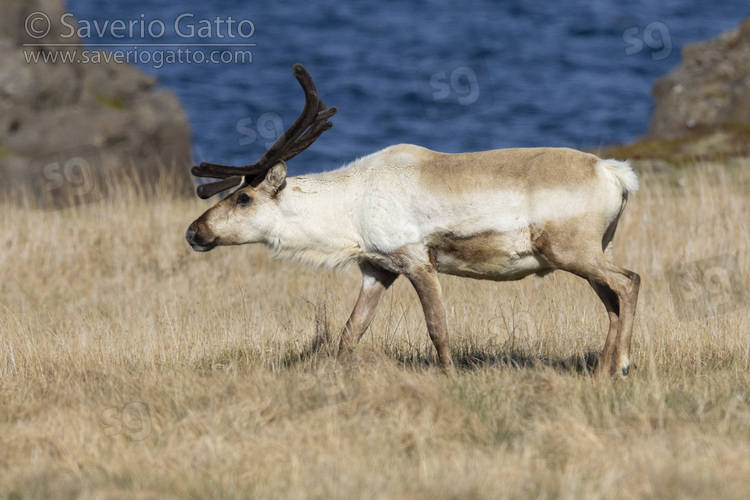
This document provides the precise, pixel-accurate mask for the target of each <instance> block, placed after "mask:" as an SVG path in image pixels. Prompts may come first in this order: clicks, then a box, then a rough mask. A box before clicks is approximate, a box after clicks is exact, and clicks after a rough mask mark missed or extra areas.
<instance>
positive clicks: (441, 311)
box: [404, 263, 454, 375]
mask: <svg viewBox="0 0 750 500" xmlns="http://www.w3.org/2000/svg"><path fill="white" fill-rule="evenodd" d="M404 274H405V275H406V277H407V278H409V281H411V284H412V285H414V289H415V290H416V291H417V295H418V296H419V301H420V302H421V303H422V309H423V310H424V318H425V322H426V323H427V331H428V333H429V334H430V339H432V343H433V344H434V345H435V349H436V350H437V355H438V360H439V361H440V367H441V368H442V369H443V371H444V372H445V373H446V374H447V375H452V374H453V373H454V370H453V360H452V359H451V352H450V349H449V348H448V323H447V321H446V319H445V306H444V305H443V292H442V289H441V288H440V281H438V277H437V271H436V270H435V267H434V266H433V265H432V264H430V263H425V264H423V263H419V264H414V265H411V266H409V267H408V268H407V270H406V272H405V273H404Z"/></svg>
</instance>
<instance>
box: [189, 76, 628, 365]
mask: <svg viewBox="0 0 750 500" xmlns="http://www.w3.org/2000/svg"><path fill="white" fill-rule="evenodd" d="M293 73H294V75H295V77H296V78H297V80H298V81H299V82H300V84H301V85H302V88H303V89H304V91H305V108H304V110H303V112H302V114H301V115H300V117H299V118H298V119H297V121H295V123H294V124H293V125H292V126H291V127H290V128H289V130H287V131H286V132H285V133H284V134H283V135H282V136H281V137H280V138H279V140H278V141H277V142H276V143H275V144H274V145H273V146H271V148H270V149H269V150H268V151H267V152H266V154H265V155H264V156H263V157H262V158H261V159H260V160H259V161H258V162H257V163H255V164H253V165H245V166H241V167H229V166H225V165H217V164H211V163H202V164H201V165H199V166H197V167H193V170H192V172H193V174H194V175H196V176H200V177H213V178H219V179H221V180H219V181H215V182H212V183H209V184H202V185H200V186H199V187H198V195H199V196H201V197H202V198H208V197H210V196H212V195H214V194H217V193H218V192H220V191H223V190H225V189H228V188H230V187H233V186H236V185H237V184H239V183H240V182H241V183H242V184H241V185H240V186H239V188H238V189H237V190H236V191H234V192H233V193H232V194H231V195H229V196H228V197H226V198H225V199H223V200H222V201H220V202H218V203H217V204H216V205H214V206H213V207H212V208H210V209H209V210H207V211H206V212H205V213H204V214H203V215H201V216H200V217H199V218H198V219H196V220H195V221H194V222H193V223H192V224H191V225H190V227H189V228H188V230H187V232H186V234H185V237H186V239H187V241H188V243H189V244H190V245H191V246H192V247H193V249H194V250H196V251H209V250H211V249H213V248H214V247H216V246H221V245H241V244H246V243H262V244H265V245H266V246H268V247H269V248H270V249H271V251H272V253H273V254H274V255H275V256H277V257H282V258H287V259H293V260H297V261H302V262H306V263H308V264H312V265H314V266H326V267H329V268H338V267H345V266H347V265H350V264H357V265H358V266H359V268H360V270H361V271H362V288H361V290H360V293H359V297H358V299H357V302H356V304H355V306H354V310H353V311H352V313H351V315H350V317H349V320H348V321H347V323H346V325H345V327H344V330H343V332H342V335H341V344H340V348H339V359H340V360H342V361H345V360H346V359H348V357H349V355H350V354H351V352H352V349H353V347H354V344H355V343H356V342H358V341H359V339H360V338H361V337H362V335H363V334H364V332H365V330H366V329H367V327H368V326H369V324H370V322H371V321H372V318H373V316H374V314H375V310H376V308H377V305H378V303H379V302H380V299H381V298H382V296H383V293H384V292H385V291H386V290H387V289H388V287H390V286H391V285H392V284H393V282H394V281H395V280H396V278H398V276H399V275H404V276H406V277H407V278H408V279H409V281H410V282H411V283H412V285H413V286H414V289H415V290H416V292H417V295H418V296H419V299H420V302H421V303H422V309H423V310H424V314H425V320H426V323H427V330H428V332H429V334H430V338H431V339H432V341H433V343H434V345H435V348H436V350H437V354H438V359H439V361H440V364H441V366H442V367H443V369H444V370H445V371H446V372H450V371H452V369H453V363H452V360H451V355H450V350H449V349H448V330H447V325H446V319H445V308H444V306H443V299H442V292H441V288H440V282H439V281H438V278H437V274H438V273H446V274H453V275H457V276H464V277H470V278H478V279H490V280H497V281H506V280H516V279H521V278H523V277H525V276H528V275H530V274H538V275H544V274H547V273H549V272H552V271H554V270H556V269H560V270H564V271H568V272H571V273H573V274H575V275H577V276H580V277H582V278H584V279H586V280H588V281H589V283H590V284H591V286H592V287H593V289H594V291H595V292H596V293H597V295H598V296H599V298H600V299H601V301H602V303H603V304H604V307H605V309H606V310H607V314H608V316H609V320H610V322H609V331H608V333H607V339H606V341H605V343H604V348H603V350H602V354H601V356H600V358H599V364H598V366H597V372H598V373H600V374H602V373H622V374H627V373H628V371H629V368H630V344H631V342H630V339H631V334H632V329H633V319H634V317H635V308H636V303H637V299H638V290H639V287H640V277H639V276H638V275H637V274H636V273H634V272H632V271H629V270H627V269H624V268H622V267H619V266H617V265H615V264H614V263H613V262H612V238H613V237H614V233H615V229H616V228H617V222H618V220H619V218H620V215H621V214H622V211H623V209H624V208H625V204H626V201H627V198H628V193H629V192H634V191H637V190H638V179H637V178H636V175H635V173H634V172H633V170H632V169H631V168H630V165H629V164H627V163H625V162H618V161H615V160H601V159H599V158H597V157H596V156H594V155H591V154H588V153H583V152H580V151H575V150H572V149H565V148H530V149H503V150H494V151H484V152H478V153H461V154H446V153H438V152H435V151H430V150H428V149H425V148H421V147H418V146H412V145H406V144H402V145H398V146H392V147H390V148H386V149H384V150H382V151H379V152H377V153H374V154H371V155H369V156H366V157H364V158H360V159H359V160H357V161H355V162H353V163H352V164H350V165H348V166H346V167H343V168H341V169H339V170H335V171H332V172H326V173H322V174H315V175H309V176H301V177H289V178H287V176H286V165H285V164H284V160H288V159H290V158H292V157H294V156H295V155H296V154H298V153H299V152H301V151H303V150H304V149H305V148H307V147H308V146H309V145H310V144H311V143H312V142H313V141H315V139H316V138H317V137H318V136H320V134H321V133H322V132H324V131H325V130H327V129H328V128H330V126H331V123H330V122H328V119H329V118H330V117H331V116H333V115H334V114H335V112H336V109H335V108H326V107H325V105H324V104H323V102H322V101H320V99H318V96H317V91H316V89H315V86H314V84H313V83H312V78H311V77H310V75H309V74H308V73H307V71H306V70H305V69H304V68H303V67H302V66H301V65H295V66H294V67H293Z"/></svg>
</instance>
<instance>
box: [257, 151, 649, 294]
mask: <svg viewBox="0 0 750 500" xmlns="http://www.w3.org/2000/svg"><path fill="white" fill-rule="evenodd" d="M613 165H614V166H613ZM618 169H620V170H618ZM621 171H624V172H625V175H626V177H625V182H630V183H631V184H632V182H633V180H632V179H634V176H633V175H632V171H629V170H627V169H626V167H623V166H621V165H617V164H615V163H613V162H611V161H610V162H609V163H608V162H604V161H602V160H599V159H598V158H597V157H595V156H594V155H590V154H587V153H582V152H580V151H575V150H571V149H564V148H529V149H507V150H495V151H486V152H480V153H463V154H446V153H437V152H434V151H430V150H428V149H425V148H421V147H418V146H413V145H408V144H403V145H398V146H392V147H390V148H387V149H385V150H383V151H379V152H377V153H374V154H372V155H369V156H366V157H364V158H361V159H359V160H357V161H355V162H354V163H352V164H350V165H348V166H345V167H343V168H341V169H339V170H335V171H332V172H325V173H322V174H314V175H310V176H302V177H289V178H287V179H286V183H287V185H286V186H285V187H284V190H283V191H282V192H283V196H279V198H278V200H277V204H278V212H279V213H278V220H277V221H276V223H275V224H273V226H272V228H271V229H270V230H269V233H268V234H267V235H265V236H264V238H263V239H262V242H263V243H264V244H266V245H267V246H268V247H269V248H270V249H271V251H272V252H273V255H274V256H277V257H282V258H287V259H292V260H298V261H302V262H304V263H306V264H309V265H312V266H316V267H318V266H325V267H329V268H336V267H344V266H347V265H349V264H352V263H357V264H359V263H361V262H363V261H369V262H371V263H373V264H377V265H381V266H384V267H387V268H389V269H391V270H393V271H396V272H397V271H398V270H399V267H398V266H399V265H398V261H399V259H398V258H396V259H394V258H393V256H400V251H401V250H402V249H403V248H406V247H411V246H419V247H421V248H422V249H423V251H424V252H425V255H426V256H427V257H428V258H429V259H430V260H431V261H432V263H433V264H434V265H435V267H436V270H437V271H438V272H440V273H445V274H452V275H457V276H465V277H471V278H478V279H491V280H497V281H506V280H513V279H520V278H523V277H524V276H527V275H529V274H534V273H541V274H544V273H546V272H549V271H552V270H553V269H554V267H553V266H552V265H551V264H550V263H549V262H548V261H547V260H546V259H545V258H544V256H543V254H540V253H539V252H538V251H537V250H536V249H535V245H534V238H535V237H536V236H538V235H539V233H540V232H543V231H564V230H565V221H566V220H567V219H575V220H579V218H580V216H581V215H584V214H585V215H586V225H587V226H591V227H590V228H582V227H580V225H579V224H576V225H575V232H576V233H578V234H580V233H581V232H582V230H586V229H588V232H591V233H592V234H594V235H596V236H597V241H599V242H601V241H602V239H603V235H604V232H605V230H606V229H607V228H608V227H610V226H611V225H612V223H613V222H615V221H616V220H617V218H618V217H619V215H620V212H621V211H622V209H623V207H624V204H625V197H624V194H625V193H626V192H627V190H626V189H625V188H624V187H623V182H622V181H621V180H620V178H618V177H617V175H618V172H621ZM540 180H541V183H540V182H538V181H540ZM635 182H636V184H635V186H637V181H635ZM540 184H541V185H540ZM629 187H630V188H631V189H630V190H631V191H632V190H633V189H632V185H629ZM636 189H637V187H636ZM570 236H571V237H575V234H571V235H570Z"/></svg>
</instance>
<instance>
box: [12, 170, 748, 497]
mask: <svg viewBox="0 0 750 500" xmlns="http://www.w3.org/2000/svg"><path fill="white" fill-rule="evenodd" d="M641 183H642V189H641V191H640V192H638V193H637V194H635V195H634V196H632V197H631V199H630V202H629V206H628V208H627V210H626V211H625V214H624V216H623V218H622V219H621V223H620V227H619V229H618V234H617V236H616V238H615V244H616V245H615V258H616V260H617V261H618V262H619V263H621V264H622V265H623V266H625V267H627V268H629V269H633V270H635V271H637V272H638V273H640V274H641V276H642V279H643V285H642V288H641V296H640V301H639V307H638V314H637V318H636V325H635V331H634V342H633V354H634V362H635V364H636V365H637V369H635V370H633V371H632V372H631V375H630V376H628V377H627V378H614V379H606V380H599V379H596V378H593V377H591V376H590V375H589V374H588V372H587V370H586V363H587V362H588V361H590V360H591V358H592V356H591V353H595V352H597V351H598V350H599V349H600V348H601V346H602V344H603V342H604V335H605V332H606V317H605V316H606V315H605V313H604V309H603V307H602V306H601V304H600V303H599V302H598V300H597V299H596V297H595V295H594V293H593V291H592V290H591V289H590V288H589V286H588V285H587V284H586V283H585V282H583V281H582V280H580V279H578V278H575V277H572V276H569V275H566V274H564V273H554V274H552V275H550V276H548V277H546V278H543V279H538V278H528V279H526V280H523V281H520V282H514V283H490V282H479V281H473V280H466V279H453V278H451V277H442V278H441V281H442V284H443V287H444V292H445V300H446V304H447V307H448V321H449V329H450V332H451V347H452V350H453V354H454V359H455V361H456V362H457V365H458V367H459V370H458V376H457V378H456V379H455V380H450V379H448V378H446V377H444V376H443V375H442V374H441V372H440V371H439V369H438V368H437V366H436V365H435V361H434V352H433V348H432V345H431V344H430V342H429V339H428V337H427V334H426V330H425V326H424V320H423V317H422V313H421V310H420V308H419V305H418V301H417V299H416V296H415V294H414V293H413V291H412V290H411V289H410V287H409V286H408V283H406V282H405V280H403V279H400V280H398V281H397V282H396V284H395V285H394V287H393V289H392V290H391V291H389V292H388V294H387V295H386V298H385V299H384V301H383V303H382V304H381V307H380V309H379V311H378V314H377V316H376V319H375V321H374V323H373V325H372V326H371V328H370V330H369V331H368V333H367V334H366V335H365V337H364V339H363V340H362V342H361V343H360V345H359V347H358V349H357V356H356V363H355V365H354V367H353V368H350V369H344V368H341V367H339V366H337V364H336V362H335V358H334V354H335V350H336V341H337V339H338V334H339V331H340V328H341V327H342V325H343V324H344V321H345V319H346V316H347V314H348V313H349V310H350V308H351V307H352V305H353V302H354V300H355V298H356V294H357V291H358V286H359V282H358V272H357V271H356V270H350V271H346V272H340V273H332V272H328V271H323V270H309V269H307V268H304V267H301V266H298V265H296V264H288V263H284V262H279V261H273V260H270V259H269V258H268V257H267V255H266V252H265V250H264V249H262V248H253V247H234V248H220V249H217V250H215V251H213V252H210V253H207V254H198V253H195V252H193V251H192V250H190V248H189V247H188V246H187V244H186V243H185V241H184V238H183V232H184V230H185V228H186V227H187V225H188V224H189V223H190V222H191V221H192V220H193V219H194V218H195V217H197V216H198V215H199V214H200V213H201V212H202V211H203V210H204V209H205V208H206V207H207V205H206V204H205V203H204V202H200V201H198V200H197V199H196V200H185V199H179V198H175V197H172V196H168V195H166V194H165V195H164V196H162V197H157V199H155V200H151V199H147V198H146V196H145V195H143V194H139V193H142V190H139V189H137V188H135V187H132V186H131V187H129V186H124V187H123V188H122V189H120V190H119V191H118V193H116V194H114V195H113V197H112V198H111V199H110V201H107V202H99V203H94V204H87V205H80V206H77V207H73V208H68V209H64V210H58V211H43V210H39V209H34V208H30V207H26V208H19V207H18V206H17V205H15V204H11V203H6V204H5V205H4V206H3V210H2V214H3V216H2V226H1V229H0V249H2V252H0V272H1V275H2V278H3V279H2V281H1V282H0V287H1V290H2V293H1V297H2V304H1V307H2V312H1V313H0V498H73V497H75V498H260V497H265V498H362V497H364V498H518V497H529V498H553V497H554V498H583V497H586V498H641V497H649V498H675V497H680V498H711V497H713V498H745V497H746V495H747V493H748V491H750V336H749V335H748V330H749V328H748V327H749V321H748V309H747V308H746V307H745V306H746V304H745V302H744V297H743V295H742V293H743V291H744V290H747V289H748V287H749V285H750V280H749V279H748V277H749V276H750V265H749V264H750V262H749V261H748V260H749V259H750V252H748V245H750V235H749V234H748V227H749V226H748V220H750V200H749V199H748V196H747V193H748V192H749V191H748V187H749V186H750V164H744V165H742V166H740V167H737V168H735V169H733V170H732V169H729V168H727V167H725V166H711V165H697V166H694V167H692V168H688V169H684V170H681V171H680V172H678V173H676V174H674V173H672V174H669V175H664V174H660V175H657V174H652V175H648V174H642V176H641ZM166 192H167V190H165V193H166ZM725 254H732V255H734V256H736V263H737V264H738V269H734V270H731V271H732V276H731V278H732V280H733V283H734V289H733V290H732V293H730V294H728V295H726V296H725V299H726V300H727V301H729V303H730V304H731V305H733V306H734V309H733V310H732V311H731V312H726V313H724V314H712V312H711V310H710V309H703V311H704V314H703V315H702V316H704V317H701V318H699V319H695V320H688V319H687V318H685V317H684V316H683V317H681V316H679V315H677V314H676V312H675V306H674V304H673V294H675V293H677V294H679V293H680V290H681V289H682V288H681V287H684V286H687V285H685V283H683V282H681V281H680V280H679V279H677V278H672V285H673V286H672V289H670V276H672V275H671V274H670V273H669V271H670V269H673V268H675V267H676V266H678V264H679V263H680V262H683V263H688V268H689V269H694V270H695V269H697V267H695V266H694V265H692V264H690V263H691V262H695V261H703V260H705V259H711V258H714V257H716V256H720V255H725ZM690 266H693V267H690ZM696 283H698V287H697V294H698V299H697V300H696V301H695V302H694V303H692V302H691V304H693V307H697V308H701V307H704V306H702V305H701V300H700V299H701V297H703V296H704V295H706V294H707V293H708V292H706V290H704V289H702V288H700V287H701V283H702V282H701V281H700V279H698V280H697V281H696ZM738 283H739V288H737V284H738ZM703 286H704V287H707V286H708V285H706V284H704V285H703ZM694 288H695V287H694ZM704 292H705V293H704ZM691 293H693V295H690V297H695V293H696V290H692V292H691ZM701 294H703V295H701ZM706 296H707V295H706ZM709 298H710V297H709ZM711 300H715V299H711ZM699 315H700V314H699Z"/></svg>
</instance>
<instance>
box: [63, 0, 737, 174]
mask: <svg viewBox="0 0 750 500" xmlns="http://www.w3.org/2000/svg"><path fill="white" fill-rule="evenodd" d="M68 4H69V6H68V8H69V9H70V11H71V12H72V13H73V14H75V16H76V17H77V18H79V19H83V20H87V21H89V23H93V22H94V21H97V22H98V23H99V25H100V26H102V25H103V24H104V23H105V22H106V21H110V22H112V21H113V20H124V21H125V22H126V24H127V22H128V21H130V20H136V21H139V20H140V21H142V22H143V23H144V25H146V26H147V23H152V22H154V21H160V22H161V23H162V24H163V25H164V26H165V28H166V30H165V33H164V34H163V35H162V34H161V33H160V32H159V31H160V30H159V29H158V28H159V25H158V24H153V25H152V26H153V27H154V30H153V31H154V34H155V35H156V36H154V37H149V36H148V34H146V37H145V38H141V37H140V33H139V32H138V30H137V26H136V33H134V35H135V36H132V37H131V36H126V37H125V38H124V39H123V38H117V37H116V36H113V34H112V33H110V32H107V33H105V35H104V36H103V37H99V36H90V37H87V38H86V39H85V41H86V42H87V43H89V44H91V45H92V46H97V44H101V43H125V44H129V45H130V47H131V48H132V46H133V45H138V47H139V50H140V51H142V52H144V51H145V52H149V51H150V52H149V54H148V55H149V56H150V53H151V52H153V51H156V50H165V49H176V48H177V47H146V46H145V44H147V43H153V42H159V43H176V44H182V45H184V44H188V43H191V44H193V43H199V42H200V43H219V44H221V43H228V42H233V43H238V42H241V43H252V44H255V45H254V46H252V47H249V48H248V47H244V48H238V47H220V50H227V51H229V52H227V54H231V51H237V50H250V52H251V54H252V62H251V63H248V62H247V61H246V62H245V63H217V64H212V63H207V64H186V63H182V64H179V63H174V64H163V65H161V67H158V68H157V67H155V66H157V65H156V64H154V63H153V62H147V63H146V64H139V66H141V67H142V68H143V69H144V70H145V71H146V72H148V73H149V74H152V75H154V76H156V77H158V79H159V81H160V84H161V85H164V86H166V87H168V88H170V89H172V90H173V91H174V92H175V93H176V94H177V95H178V96H179V98H180V99H181V100H182V103H183V105H184V106H185V108H186V110H187V113H188V116H189V118H190V123H191V128H192V133H193V138H194V156H195V159H196V161H202V160H206V161H212V162H220V163H229V164H245V163H251V162H254V161H256V160H257V159H258V158H259V156H260V155H262V153H263V152H264V150H265V147H266V146H267V145H268V144H270V143H272V142H273V140H274V139H275V138H276V136H277V135H278V134H279V133H280V132H281V131H282V130H283V128H285V127H288V126H289V125H290V124H291V123H292V121H293V120H294V119H295V118H296V117H297V115H298V114H299V112H300V110H301V109H302V104H303V95H302V91H301V90H300V88H299V85H298V84H297V82H296V81H295V80H294V78H293V77H292V75H291V72H290V68H291V66H292V64H293V63H295V62H301V63H303V64H304V65H305V66H306V67H307V68H308V70H309V71H310V73H311V74H312V76H313V78H314V80H315V82H316V84H317V87H318V91H319V94H320V96H321V98H323V99H324V100H325V102H326V104H328V105H329V106H330V105H335V106H337V107H338V109H339V113H338V114H337V115H336V116H335V117H333V119H332V121H333V122H334V127H333V129H331V130H330V131H328V132H326V133H325V134H323V136H322V137H321V138H320V139H319V140H318V141H317V142H316V143H315V144H314V145H313V146H312V147H311V148H310V149H309V150H308V151H307V152H305V153H304V154H302V155H300V156H299V157H297V158H295V159H294V160H292V161H290V162H289V166H290V170H291V171H292V172H293V173H295V174H298V173H304V172H309V171H321V170H328V169H332V168H335V167H337V166H339V165H342V164H344V163H347V162H349V161H352V160H353V159H355V158H356V157H358V156H362V155H365V154H369V153H371V152H374V151H377V150H378V149H381V148H384V147H386V146H389V145H391V144H396V143H401V142H407V143H414V144H419V145H422V146H425V147H428V148H432V149H436V150H439V151H446V152H461V151H477V150H484V149H493V148H504V147H519V146H569V147H575V148H596V147H598V146H602V145H609V144H614V143H623V142H627V141H631V140H634V139H636V138H637V137H639V136H641V135H643V134H644V133H645V132H646V131H647V130H648V121H649V117H650V115H651V112H652V110H653V101H652V98H651V94H650V89H651V86H652V85H653V83H654V82H655V81H656V79H657V78H658V77H660V76H661V75H664V74H665V73H667V72H668V71H670V70H671V69H672V68H673V67H674V66H676V65H677V64H678V63H679V58H680V49H681V47H682V46H684V45H685V44H686V43H690V42H694V41H698V40H702V39H706V38H710V37H714V36H716V35H718V34H719V33H721V32H722V31H725V30H728V29H731V28H734V27H736V26H737V25H738V24H739V23H740V21H741V20H742V19H743V18H744V17H745V16H748V15H750V5H749V4H748V3H747V0H728V1H722V2H717V4H712V2H707V1H699V0H690V1H683V2H679V1H669V0H666V1H660V2H653V1H648V0H640V1H635V2H630V3H629V4H625V2H620V1H613V0H604V1H593V0H592V1H573V2H559V1H554V0H541V1H536V2H522V1H520V0H518V1H508V2H491V1H480V0H469V1H463V2H451V3H448V2H437V1H416V0H415V1H401V2H396V1H380V2H360V3H357V4H354V3H353V2H342V1H341V0H337V1H330V0H325V1H321V2H309V1H299V0H295V1H285V2H263V3H261V2H241V1H238V0H235V1H225V2H221V5H219V4H218V3H217V4H211V3H209V2H205V1H200V2H198V1H194V0H186V1H183V2H180V3H179V4H176V3H171V2H159V5H154V2H147V1H145V0H130V1H128V2H113V1H103V0H69V2H68ZM185 13H188V14H191V16H188V17H183V22H181V23H179V26H178V27H177V29H175V26H174V24H175V20H176V19H177V18H178V17H179V16H180V15H181V14H185ZM230 16H231V18H232V19H233V20H234V21H235V26H233V27H232V28H234V30H233V31H232V34H234V35H235V38H234V39H230V38H228V35H229V34H230V33H229V32H230V28H228V26H227V24H228V18H229V17H230ZM217 17H218V18H219V20H220V22H219V23H216V22H215V20H216V19H217ZM201 20H206V22H204V23H201V22H200V21H201ZM240 20H244V21H245V23H244V24H243V25H242V26H240V27H239V28H238V27H237V25H236V23H237V22H238V21H240ZM248 21H250V22H252V25H251V24H250V23H249V22H248ZM209 22H210V23H211V33H210V35H211V37H201V36H197V35H196V36H194V37H193V38H187V37H185V35H187V34H189V31H190V28H191V26H192V27H193V29H194V30H196V31H197V29H198V28H199V27H201V26H203V27H204V32H203V33H202V35H209V33H208V32H207V31H206V30H207V27H206V25H207V24H209ZM217 25H218V27H217ZM251 28H252V30H253V31H252V33H251ZM238 30H239V31H238ZM177 31H179V33H178V32H177ZM240 31H241V32H240ZM250 34H251V36H248V35H250ZM115 35H117V33H115ZM221 36H223V37H224V38H221ZM193 49H195V50H198V49H199V48H198V47H193ZM214 49H215V48H208V49H206V54H208V52H210V50H214ZM225 57H230V55H225ZM187 167H188V166H186V168H187Z"/></svg>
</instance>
